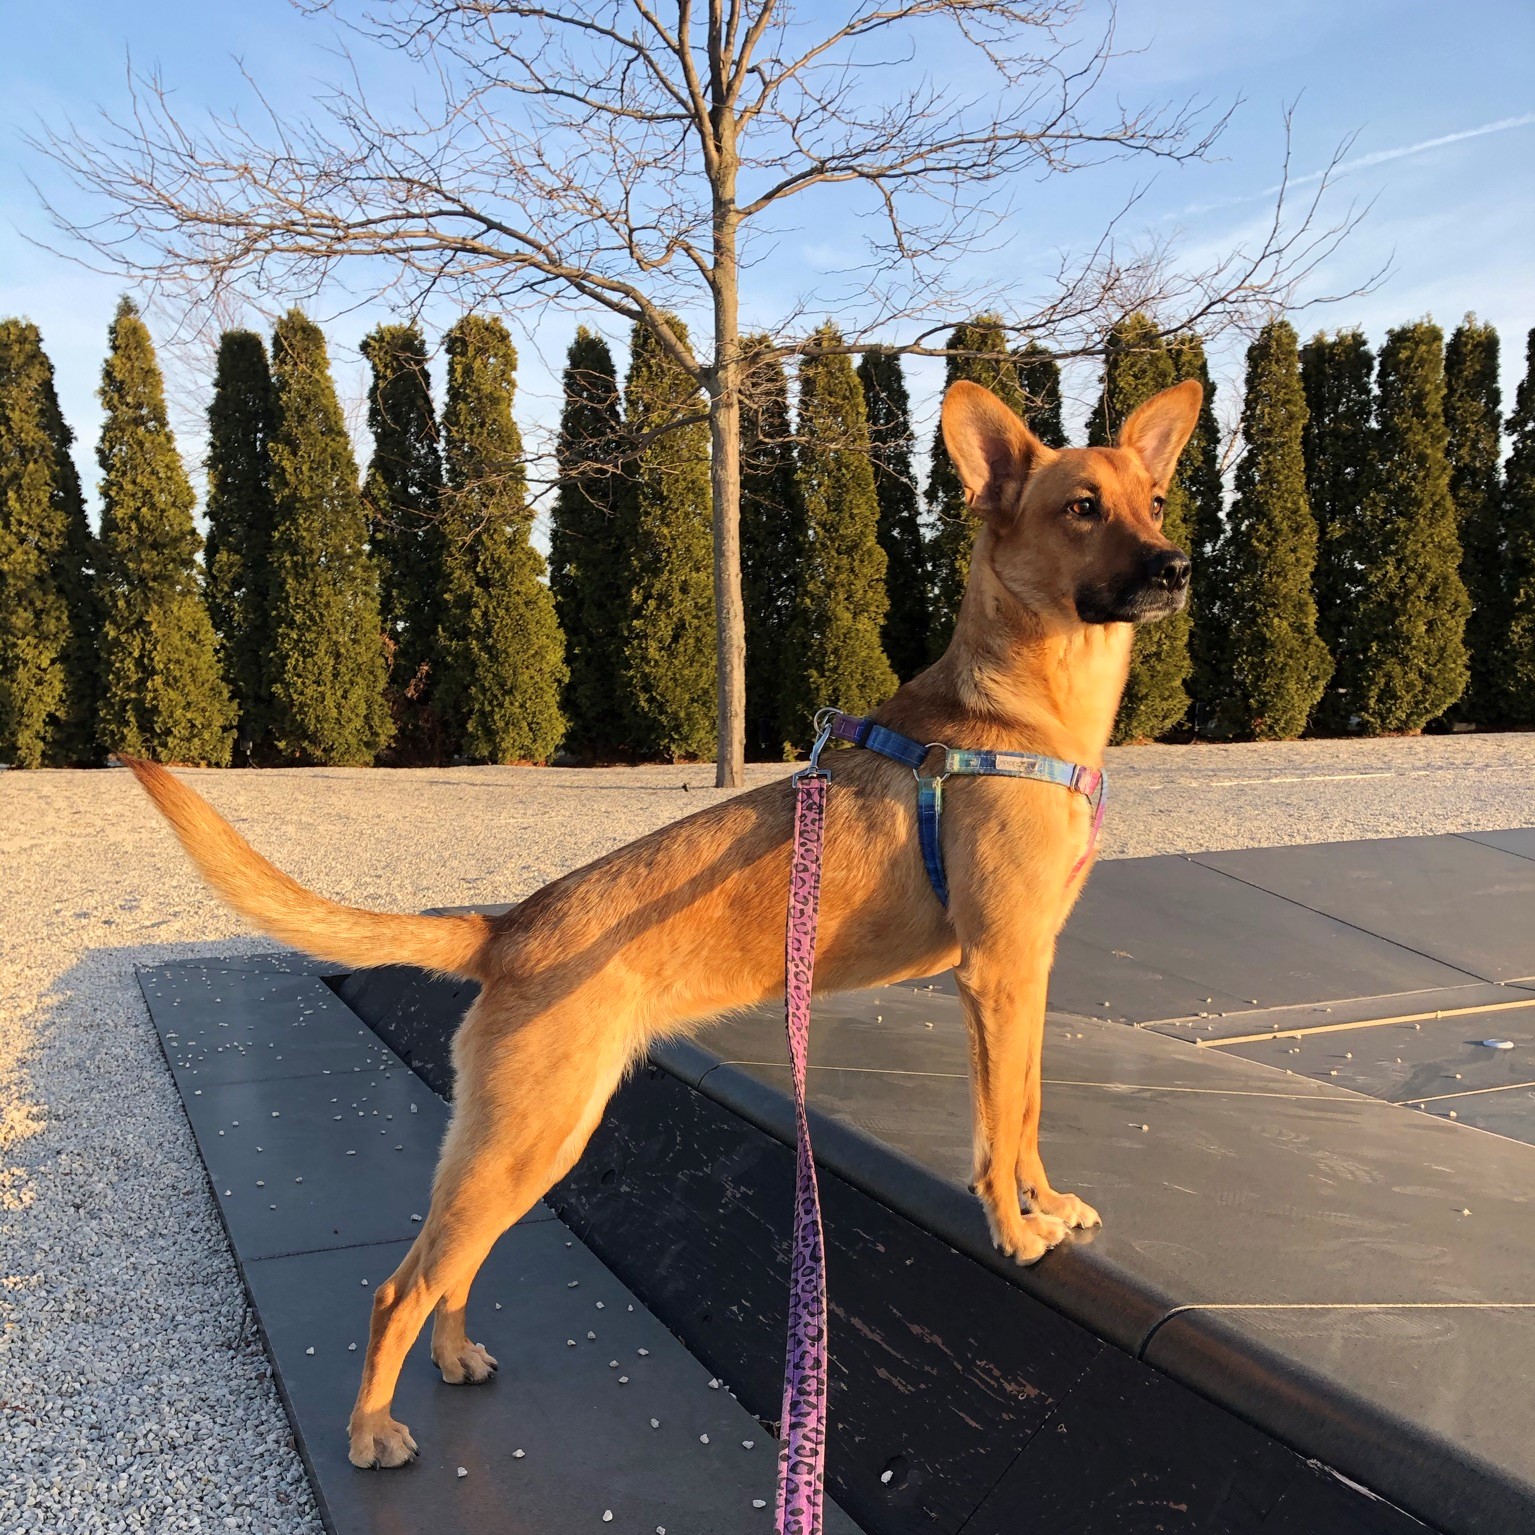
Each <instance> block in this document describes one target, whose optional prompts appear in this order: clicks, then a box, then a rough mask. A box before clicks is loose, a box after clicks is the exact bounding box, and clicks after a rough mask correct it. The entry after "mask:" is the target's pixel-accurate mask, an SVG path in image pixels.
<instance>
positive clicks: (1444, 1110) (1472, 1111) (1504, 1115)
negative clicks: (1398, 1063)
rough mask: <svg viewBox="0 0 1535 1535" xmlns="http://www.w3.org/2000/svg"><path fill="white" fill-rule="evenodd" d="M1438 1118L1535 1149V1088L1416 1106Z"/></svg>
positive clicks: (1474, 1094) (1448, 1099)
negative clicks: (1487, 1132) (1506, 1138)
mask: <svg viewBox="0 0 1535 1535" xmlns="http://www.w3.org/2000/svg"><path fill="white" fill-rule="evenodd" d="M1415 1107H1418V1108H1421V1109H1422V1111H1423V1112H1424V1113H1425V1114H1429V1115H1431V1116H1433V1117H1434V1118H1435V1119H1449V1118H1450V1117H1451V1116H1452V1115H1453V1116H1454V1119H1455V1122H1456V1123H1457V1124H1461V1125H1469V1126H1470V1127H1471V1128H1473V1129H1476V1130H1489V1131H1491V1132H1492V1133H1493V1134H1494V1135H1506V1136H1508V1137H1510V1138H1511V1139H1513V1140H1516V1141H1524V1142H1525V1143H1526V1144H1527V1145H1531V1146H1535V1086H1532V1085H1521V1086H1519V1087H1513V1088H1509V1089H1508V1090H1507V1091H1504V1092H1484V1093H1471V1094H1469V1095H1468V1096H1467V1097H1465V1098H1436V1099H1433V1100H1432V1101H1430V1102H1428V1103H1424V1104H1419V1105H1415Z"/></svg>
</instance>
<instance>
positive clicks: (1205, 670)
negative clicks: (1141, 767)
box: [1169, 332, 1228, 729]
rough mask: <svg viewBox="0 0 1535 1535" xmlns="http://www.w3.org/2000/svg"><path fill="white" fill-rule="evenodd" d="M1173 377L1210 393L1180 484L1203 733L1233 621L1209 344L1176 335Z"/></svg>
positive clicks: (1197, 709) (1193, 676)
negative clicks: (1228, 611) (1227, 598)
mask: <svg viewBox="0 0 1535 1535" xmlns="http://www.w3.org/2000/svg"><path fill="white" fill-rule="evenodd" d="M1169 350H1170V351H1171V352H1172V357H1173V372H1174V373H1175V374H1176V375H1177V378H1178V381H1179V382H1180V383H1181V382H1182V381H1183V380H1184V379H1186V378H1193V379H1198V380H1199V383H1200V385H1201V387H1202V388H1203V389H1204V399H1203V401H1202V402H1201V404H1200V407H1199V420H1198V421H1197V422H1196V423H1195V425H1194V435H1193V436H1192V437H1190V438H1189V440H1188V444H1187V446H1186V447H1185V448H1184V450H1183V453H1182V455H1181V457H1180V458H1179V459H1178V485H1179V487H1180V491H1181V494H1182V495H1183V496H1184V497H1186V499H1187V506H1188V539H1189V541H1188V544H1187V545H1186V546H1185V547H1186V548H1187V549H1188V552H1189V557H1190V558H1191V559H1192V560H1193V562H1194V579H1193V582H1192V584H1191V585H1190V587H1189V664H1190V671H1189V691H1190V693H1191V694H1192V697H1193V708H1192V710H1191V717H1192V719H1193V722H1194V724H1195V725H1196V726H1198V727H1199V728H1201V729H1203V728H1205V727H1206V726H1207V725H1208V724H1209V723H1210V722H1211V721H1212V720H1213V719H1214V717H1215V711H1216V704H1217V702H1218V700H1219V697H1220V694H1221V692H1222V691H1223V685H1224V680H1225V677H1224V671H1225V669H1224V664H1223V660H1222V653H1223V650H1224V643H1225V635H1226V628H1227V621H1226V619H1225V617H1224V615H1223V613H1222V609H1221V601H1222V597H1223V594H1224V592H1225V590H1226V585H1227V580H1228V578H1227V575H1226V572H1225V568H1224V566H1223V565H1222V563H1221V554H1222V551H1221V538H1222V535H1223V533H1224V532H1225V517H1224V511H1225V504H1226V489H1225V486H1224V484H1223V483H1222V481H1221V433H1220V426H1219V424H1218V423H1217V422H1216V419H1215V384H1214V382H1213V381H1212V379H1211V378H1210V364H1209V362H1208V360H1207V359H1206V357H1205V347H1204V342H1203V341H1202V340H1201V339H1200V338H1199V337H1198V336H1197V335H1194V334H1193V333H1192V332H1188V333H1185V334H1183V335H1180V336H1174V337H1173V338H1172V340H1171V342H1170V343H1169Z"/></svg>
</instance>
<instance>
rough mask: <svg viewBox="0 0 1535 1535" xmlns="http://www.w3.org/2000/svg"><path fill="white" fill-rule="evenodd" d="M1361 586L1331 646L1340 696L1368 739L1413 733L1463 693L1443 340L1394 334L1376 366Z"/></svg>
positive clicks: (1423, 326) (1462, 606)
mask: <svg viewBox="0 0 1535 1535" xmlns="http://www.w3.org/2000/svg"><path fill="white" fill-rule="evenodd" d="M1378 375H1379V376H1378V384H1377V400H1378V403H1377V407H1376V433H1375V463H1374V467H1373V470H1372V473H1371V484H1370V488H1369V491H1368V492H1367V494H1366V496H1365V505H1364V513H1363V517H1362V519H1361V524H1360V546H1359V547H1360V563H1361V580H1360V590H1359V595H1358V598H1357V601H1356V606H1355V608H1354V611H1353V613H1352V614H1351V616H1350V621H1349V623H1348V626H1347V628H1346V630H1345V632H1344V635H1343V639H1342V643H1341V645H1340V648H1339V650H1338V653H1337V654H1338V673H1339V678H1340V681H1341V684H1342V689H1343V698H1344V701H1345V704H1346V706H1347V707H1348V709H1349V711H1350V712H1351V714H1352V715H1354V716H1356V717H1357V718H1358V721H1359V724H1360V726H1361V728H1363V729H1364V730H1365V731H1367V732H1369V733H1371V734H1379V733H1381V732H1384V731H1415V730H1421V729H1422V728H1423V726H1424V725H1425V724H1427V723H1428V721H1429V720H1431V719H1434V718H1436V717H1437V716H1438V715H1440V714H1443V713H1444V711H1445V710H1446V709H1448V708H1449V707H1450V705H1451V704H1453V703H1454V702H1455V700H1456V699H1457V698H1459V697H1460V695H1461V693H1462V692H1463V691H1464V690H1465V686H1466V647H1465V628H1466V614H1467V611H1468V610H1469V607H1470V603H1469V602H1468V600H1467V598H1466V588H1465V586H1464V584H1463V583H1462V581H1461V579H1460V538H1459V536H1458V532H1457V529H1456V525H1455V503H1454V502H1453V501H1452V500H1451V499H1450V467H1449V459H1448V454H1447V452H1446V442H1447V433H1446V431H1445V424H1444V336H1443V333H1442V332H1441V331H1440V329H1439V327H1438V326H1437V325H1434V324H1431V323H1430V322H1428V321H1426V320H1425V321H1420V322H1418V323H1417V324H1414V325H1404V326H1402V327H1400V328H1399V329H1397V330H1393V331H1391V332H1390V333H1389V334H1388V336H1387V338H1386V344H1385V346H1383V347H1382V348H1381V353H1380V365H1379V370H1378Z"/></svg>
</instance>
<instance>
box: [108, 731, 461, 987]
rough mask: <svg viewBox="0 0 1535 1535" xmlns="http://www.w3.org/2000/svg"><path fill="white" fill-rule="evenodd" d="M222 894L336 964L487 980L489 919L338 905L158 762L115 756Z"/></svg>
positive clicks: (264, 926)
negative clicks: (273, 859)
mask: <svg viewBox="0 0 1535 1535" xmlns="http://www.w3.org/2000/svg"><path fill="white" fill-rule="evenodd" d="M118 761H120V762H121V763H122V764H123V765H124V766H125V767H128V768H131V769H132V770H133V776H134V777H135V778H137V779H138V781H139V782H140V784H142V785H143V787H144V790H145V792H146V793H147V794H148V795H149V797H150V799H152V800H153V801H154V802H155V807H156V809H158V810H159V812H160V813H161V815H163V816H164V817H165V819H166V820H167V821H169V822H170V823H171V829H172V830H173V831H174V832H175V833H176V835H177V837H179V838H180V839H181V845H182V847H184V848H185V849H186V850H187V852H188V854H190V855H191V859H192V862H193V863H195V864H196V865H197V867H198V869H199V870H200V871H201V873H202V876H203V878H204V879H205V880H207V881H208V883H209V884H210V885H211V886H212V887H213V888H214V890H216V891H217V892H218V894H219V895H221V896H223V898H224V899H225V900H226V901H227V902H228V903H229V904H230V905H231V906H232V907H234V909H235V910H236V911H237V912H239V913H240V915H241V916H242V917H244V918H245V919H246V920H247V921H249V922H252V923H254V924H255V925H256V926H257V927H259V928H260V929H261V930H262V931H263V932H264V933H270V934H271V935H272V937H274V938H280V939H281V940H282V941H283V942H284V943H289V944H292V945H293V946H294V947H295V948H297V949H302V950H304V951H305V953H308V954H313V955H314V956H315V957H316V958H318V959H325V960H330V961H332V962H333V963H335V964H339V965H347V966H350V967H354V968H361V967H363V966H366V965H418V966H420V967H421V968H422V969H423V970H438V971H442V972H444V973H445V974H448V975H462V976H468V977H471V978H473V979H476V980H483V979H484V978H485V977H484V973H483V965H484V954H485V949H486V945H487V943H488V941H489V939H490V936H491V929H490V923H489V921H488V919H487V918H485V917H482V916H479V915H477V914H467V915H464V916H453V917H418V916H403V915H396V914H393V913H386V912H375V911H363V910H361V909H359V908H358V907H355V906H341V905H338V904H337V903H336V902H334V901H327V900H326V899H325V898H324V896H319V895H316V894H315V893H314V892H313V891H312V890H306V889H305V888H304V887H303V886H302V885H301V884H299V883H298V881H297V880H294V879H290V878H289V877H288V876H287V875H286V874H284V873H283V872H282V870H281V869H278V868H275V867H273V865H271V864H270V863H268V862H267V861H266V859H265V858H263V857H262V856H261V854H260V853H258V852H257V851H256V850H255V848H253V847H252V846H251V845H250V843H248V842H247V841H246V840H245V838H244V837H242V836H241V835H240V834H239V832H237V831H236V830H235V829H234V827H232V826H231V825H230V824H229V822H228V821H226V820H225V819H224V818H223V816H221V815H220V814H219V813H218V812H217V811H216V810H215V809H214V808H213V806H212V805H210V804H209V803H208V802H207V800H205V799H204V798H203V797H202V796H201V795H200V794H198V793H196V792H195V791H194V790H192V789H189V788H188V787H187V786H186V784H184V783H182V782H181V780H180V779H179V778H177V777H176V776H175V775H174V774H173V773H169V772H167V771H166V770H165V769H164V768H163V767H161V766H160V765H159V763H157V762H142V761H140V760H139V759H138V758H136V757H124V756H123V755H122V754H121V753H119V754H118Z"/></svg>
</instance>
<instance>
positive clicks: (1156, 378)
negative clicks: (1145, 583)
mask: <svg viewBox="0 0 1535 1535" xmlns="http://www.w3.org/2000/svg"><path fill="white" fill-rule="evenodd" d="M1177 382H1178V368H1177V364H1176V361H1175V359H1174V355H1173V352H1172V351H1171V350H1170V349H1169V348H1168V346H1167V344H1166V343H1165V342H1164V341H1163V340H1162V337H1161V336H1160V334H1159V333H1158V331H1157V328H1156V326H1155V325H1154V324H1152V322H1151V321H1150V320H1149V319H1148V318H1147V317H1146V316H1145V315H1143V314H1134V315H1131V316H1130V317H1129V318H1128V319H1127V320H1121V321H1120V322H1119V324H1117V325H1116V326H1115V327H1114V328H1113V330H1111V331H1110V332H1109V336H1108V340H1107V342H1106V344H1105V347H1104V356H1103V388H1102V391H1101V392H1100V394H1099V396H1098V403H1097V404H1096V405H1095V406H1094V408H1093V413H1092V416H1091V417H1090V418H1089V421H1088V433H1087V440H1088V444H1089V446H1093V447H1104V446H1107V445H1109V444H1112V443H1113V442H1114V441H1115V439H1116V438H1117V437H1118V435H1119V429H1120V428H1121V427H1122V426H1123V425H1124V424H1125V421H1126V420H1127V419H1128V418H1129V416H1130V413H1131V412H1132V411H1133V410H1134V409H1135V408H1136V406H1138V405H1142V404H1144V403H1145V402H1146V401H1147V400H1149V399H1150V398H1151V397H1152V395H1154V394H1158V393H1160V392H1161V391H1162V390H1163V389H1169V388H1171V387H1172V385H1174V384H1176V383H1177ZM1166 503H1167V504H1166V506H1165V508H1164V510H1163V514H1162V531H1163V532H1164V533H1165V534H1166V535H1167V537H1168V538H1169V539H1171V540H1172V542H1173V543H1174V544H1176V545H1177V546H1178V547H1179V548H1180V549H1187V548H1188V546H1189V534H1190V532H1191V529H1190V522H1191V520H1192V519H1191V511H1190V507H1189V493H1188V487H1187V485H1186V483H1185V481H1184V477H1183V473H1182V472H1181V470H1180V472H1179V473H1177V474H1175V475H1174V476H1173V482H1172V484H1171V485H1169V486H1168V487H1167V497H1166ZM1189 670H1190V661H1189V612H1188V609H1187V608H1185V609H1184V610H1183V612H1181V613H1177V614H1174V615H1173V616H1172V617H1171V618H1163V619H1160V620H1158V621H1157V622H1156V623H1154V624H1143V625H1142V626H1141V627H1140V628H1139V629H1138V630H1137V631H1136V635H1135V649H1134V650H1133V651H1132V652H1131V657H1130V675H1129V678H1128V680H1127V681H1126V683H1125V692H1124V697H1123V699H1122V700H1121V701H1120V705H1119V719H1118V721H1117V722H1116V723H1115V726H1114V739H1115V740H1116V741H1134V740H1139V739H1142V738H1145V737H1151V738H1155V737H1157V736H1161V735H1165V734H1166V733H1167V732H1168V731H1169V730H1171V729H1172V728H1173V726H1174V725H1176V724H1177V723H1178V721H1179V720H1181V719H1182V718H1183V716H1184V714H1185V713H1186V712H1187V711H1188V706H1189V695H1188V692H1187V690H1186V689H1185V686H1184V684H1185V683H1186V682H1187V680H1188V676H1189Z"/></svg>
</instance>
